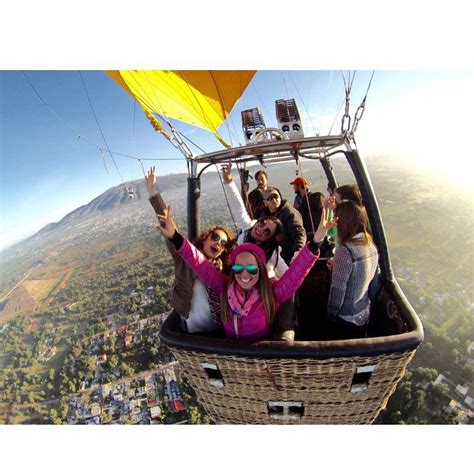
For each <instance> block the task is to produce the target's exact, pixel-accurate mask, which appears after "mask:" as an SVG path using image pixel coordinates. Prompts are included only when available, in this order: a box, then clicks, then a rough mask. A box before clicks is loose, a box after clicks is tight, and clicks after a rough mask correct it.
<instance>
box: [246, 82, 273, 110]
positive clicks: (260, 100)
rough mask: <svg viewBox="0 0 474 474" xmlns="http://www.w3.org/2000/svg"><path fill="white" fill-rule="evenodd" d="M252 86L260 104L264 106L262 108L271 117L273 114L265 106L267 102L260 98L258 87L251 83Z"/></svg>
mask: <svg viewBox="0 0 474 474" xmlns="http://www.w3.org/2000/svg"><path fill="white" fill-rule="evenodd" d="M251 85H252V87H253V88H254V90H255V94H256V95H257V99H258V102H259V103H260V104H262V107H263V108H264V109H265V113H266V114H267V115H269V116H270V115H271V114H270V112H269V110H268V109H267V106H266V105H265V102H264V101H263V100H262V98H261V97H260V94H259V93H258V90H257V86H256V85H255V84H254V83H253V82H252V83H251Z"/></svg>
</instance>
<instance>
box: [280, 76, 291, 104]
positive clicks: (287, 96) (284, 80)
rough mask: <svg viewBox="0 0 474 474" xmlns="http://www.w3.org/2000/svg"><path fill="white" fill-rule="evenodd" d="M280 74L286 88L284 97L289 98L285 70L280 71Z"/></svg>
mask: <svg viewBox="0 0 474 474" xmlns="http://www.w3.org/2000/svg"><path fill="white" fill-rule="evenodd" d="M281 75H282V76H283V82H284V83H285V90H286V98H287V99H289V98H290V94H289V93H288V84H287V83H286V78H285V72H284V71H281Z"/></svg>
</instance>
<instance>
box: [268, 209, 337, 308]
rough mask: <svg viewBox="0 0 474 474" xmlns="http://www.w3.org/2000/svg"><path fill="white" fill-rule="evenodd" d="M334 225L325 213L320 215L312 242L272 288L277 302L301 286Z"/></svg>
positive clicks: (288, 296)
mask: <svg viewBox="0 0 474 474" xmlns="http://www.w3.org/2000/svg"><path fill="white" fill-rule="evenodd" d="M335 225H336V221H335V220H330V219H329V218H328V213H327V212H322V213H321V220H320V222H319V226H318V228H317V230H316V232H315V233H314V236H313V240H312V241H311V242H308V244H307V245H305V246H304V247H303V250H301V252H299V253H298V255H297V256H296V257H295V258H294V259H293V261H292V262H291V265H290V267H289V268H288V270H287V271H286V272H285V273H284V275H283V276H282V277H281V278H280V279H279V280H278V281H277V283H275V284H274V286H273V293H274V295H275V298H276V299H277V300H278V301H280V302H281V303H283V302H284V301H286V300H287V299H289V298H290V297H291V296H292V295H293V294H294V293H295V292H296V290H297V289H298V288H299V287H300V286H301V284H302V283H303V281H304V279H305V277H306V275H307V274H308V273H309V271H310V270H311V267H312V266H313V265H314V263H315V262H316V260H317V259H318V258H319V248H320V247H321V245H322V243H323V240H324V237H325V236H326V233H327V231H328V230H329V229H331V228H333V227H334V226H335Z"/></svg>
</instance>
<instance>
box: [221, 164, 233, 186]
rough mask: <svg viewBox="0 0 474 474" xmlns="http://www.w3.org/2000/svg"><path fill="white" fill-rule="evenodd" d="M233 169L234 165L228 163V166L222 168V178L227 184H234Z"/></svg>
mask: <svg viewBox="0 0 474 474" xmlns="http://www.w3.org/2000/svg"><path fill="white" fill-rule="evenodd" d="M231 169H232V163H231V162H229V163H227V164H226V165H222V166H221V170H222V177H223V178H224V181H225V182H226V183H231V182H232V173H231Z"/></svg>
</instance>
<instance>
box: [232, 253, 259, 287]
mask: <svg viewBox="0 0 474 474" xmlns="http://www.w3.org/2000/svg"><path fill="white" fill-rule="evenodd" d="M235 264H236V265H244V266H246V265H256V266H258V263H257V259H256V257H255V255H253V254H251V253H250V252H241V253H239V254H238V255H237V257H236V258H235ZM234 278H235V281H236V282H237V284H238V285H239V286H240V288H242V289H243V290H244V291H249V290H251V289H252V288H253V287H254V286H255V285H256V284H257V283H258V280H259V278H260V272H259V271H258V272H257V273H256V274H255V275H251V274H250V273H249V272H248V271H247V270H246V269H245V268H244V269H243V270H242V272H241V273H234Z"/></svg>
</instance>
